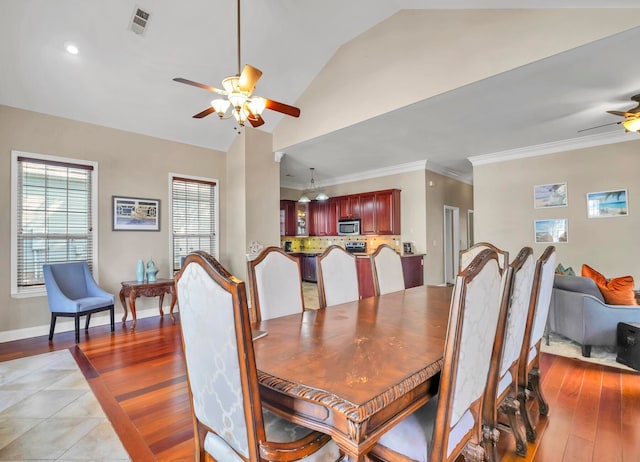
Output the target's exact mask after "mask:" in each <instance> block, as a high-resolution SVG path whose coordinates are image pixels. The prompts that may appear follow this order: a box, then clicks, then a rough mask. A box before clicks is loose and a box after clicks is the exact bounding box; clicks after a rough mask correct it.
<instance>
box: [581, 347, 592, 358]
mask: <svg viewBox="0 0 640 462" xmlns="http://www.w3.org/2000/svg"><path fill="white" fill-rule="evenodd" d="M582 356H584V357H585V358H590V357H591V345H582Z"/></svg>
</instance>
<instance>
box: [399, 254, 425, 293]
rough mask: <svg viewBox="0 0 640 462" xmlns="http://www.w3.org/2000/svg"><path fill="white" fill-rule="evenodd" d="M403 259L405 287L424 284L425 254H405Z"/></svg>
mask: <svg viewBox="0 0 640 462" xmlns="http://www.w3.org/2000/svg"><path fill="white" fill-rule="evenodd" d="M401 261H402V275H403V276H404V288H405V289H409V288H411V287H418V286H421V285H424V270H423V265H424V255H421V254H417V255H403V256H402V259H401Z"/></svg>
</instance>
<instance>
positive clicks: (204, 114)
mask: <svg viewBox="0 0 640 462" xmlns="http://www.w3.org/2000/svg"><path fill="white" fill-rule="evenodd" d="M214 112H216V110H215V109H214V108H212V107H208V108H206V109H205V110H204V111H202V112H198V113H197V114H196V115H194V116H193V118H194V119H202V118H203V117H207V116H208V115H209V114H212V113H214Z"/></svg>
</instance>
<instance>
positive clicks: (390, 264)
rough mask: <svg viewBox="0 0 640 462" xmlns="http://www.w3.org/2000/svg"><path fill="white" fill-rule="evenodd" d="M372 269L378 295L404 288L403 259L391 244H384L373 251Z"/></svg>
mask: <svg viewBox="0 0 640 462" xmlns="http://www.w3.org/2000/svg"><path fill="white" fill-rule="evenodd" d="M371 269H372V272H373V288H374V292H375V295H376V296H377V295H384V294H388V293H390V292H398V291H400V290H404V274H403V273H402V259H401V257H400V254H399V253H398V252H396V251H395V250H394V249H393V247H391V246H390V245H387V244H382V245H380V246H378V248H377V249H376V251H375V252H373V254H372V255H371Z"/></svg>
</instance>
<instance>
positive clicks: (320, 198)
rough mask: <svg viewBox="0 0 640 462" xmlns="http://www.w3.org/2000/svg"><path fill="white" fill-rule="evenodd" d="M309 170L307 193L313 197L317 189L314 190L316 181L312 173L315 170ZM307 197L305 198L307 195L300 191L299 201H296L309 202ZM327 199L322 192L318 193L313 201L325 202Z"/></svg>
mask: <svg viewBox="0 0 640 462" xmlns="http://www.w3.org/2000/svg"><path fill="white" fill-rule="evenodd" d="M309 170H311V182H310V183H309V189H308V193H309V196H313V195H316V192H317V189H316V181H315V179H314V178H313V172H314V170H315V168H313V167H311V168H309ZM309 196H307V194H306V193H305V191H304V190H303V191H302V196H300V199H298V202H303V203H305V202H311V199H310V198H309ZM327 199H329V196H327V195H326V194H325V193H324V192H318V193H317V195H316V197H315V200H317V201H326V200H327Z"/></svg>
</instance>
